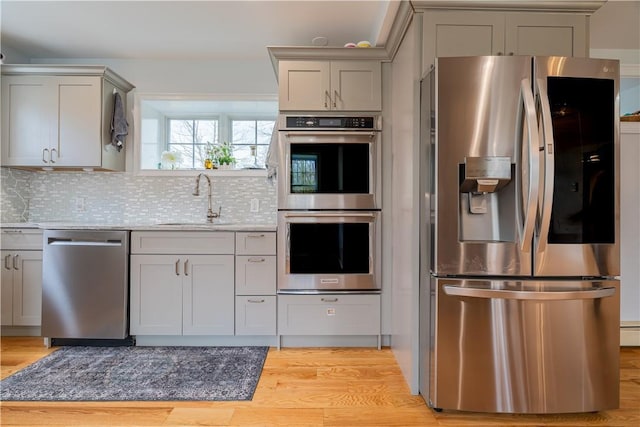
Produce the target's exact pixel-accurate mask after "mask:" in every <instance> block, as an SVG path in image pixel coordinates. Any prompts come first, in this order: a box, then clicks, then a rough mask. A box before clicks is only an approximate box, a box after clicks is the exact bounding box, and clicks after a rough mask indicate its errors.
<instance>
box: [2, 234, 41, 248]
mask: <svg viewBox="0 0 640 427" xmlns="http://www.w3.org/2000/svg"><path fill="white" fill-rule="evenodd" d="M2 249H16V250H38V251H41V250H42V230H39V229H29V228H3V229H2Z"/></svg>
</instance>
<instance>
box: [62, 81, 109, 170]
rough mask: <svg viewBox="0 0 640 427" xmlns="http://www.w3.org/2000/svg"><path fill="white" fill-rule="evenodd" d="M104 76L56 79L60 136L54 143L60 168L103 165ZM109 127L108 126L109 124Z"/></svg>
mask: <svg viewBox="0 0 640 427" xmlns="http://www.w3.org/2000/svg"><path fill="white" fill-rule="evenodd" d="M101 88H102V84H101V78H100V77H56V78H55V91H56V93H57V94H58V135H57V138H54V140H53V142H52V148H54V149H55V150H56V153H54V155H53V157H52V162H55V165H56V166H100V164H101V157H102V117H101V111H102V109H101V107H102V96H101V93H102V91H101ZM105 125H106V124H105Z"/></svg>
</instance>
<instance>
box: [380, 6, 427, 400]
mask: <svg viewBox="0 0 640 427" xmlns="http://www.w3.org/2000/svg"><path fill="white" fill-rule="evenodd" d="M421 33H422V28H421V20H419V19H415V17H414V20H413V22H412V23H411V25H410V27H409V29H408V31H407V33H406V35H405V37H404V40H403V42H402V44H401V46H400V49H399V50H398V52H397V54H396V56H395V58H394V61H393V64H392V68H391V81H390V82H387V83H388V84H390V85H391V111H390V115H388V117H389V116H390V122H391V123H389V121H387V127H389V125H390V129H391V138H390V140H389V141H385V142H387V143H390V144H392V148H391V168H392V169H391V181H392V183H391V188H392V191H393V193H392V195H391V215H392V219H391V223H392V224H391V226H392V233H393V235H392V241H391V245H392V250H391V259H390V260H386V263H387V264H392V271H391V285H392V333H393V335H392V340H391V347H392V350H393V352H394V354H395V357H396V360H397V361H398V364H399V365H400V369H402V372H403V374H404V376H405V379H406V380H407V382H408V383H409V387H410V389H411V392H412V393H414V394H417V393H418V368H419V367H418V303H419V299H418V283H419V280H418V279H419V233H418V229H419V218H418V214H419V209H418V208H419V191H418V177H419V144H418V141H419V134H418V132H419V119H420V99H419V95H420V86H419V79H420V67H421V54H420V52H421V49H422V47H421V46H422V45H421V40H422V36H421Z"/></svg>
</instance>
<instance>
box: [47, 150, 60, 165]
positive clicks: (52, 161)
mask: <svg viewBox="0 0 640 427" xmlns="http://www.w3.org/2000/svg"><path fill="white" fill-rule="evenodd" d="M54 152H55V153H56V158H57V157H59V156H58V150H56V149H55V148H52V149H51V154H50V155H49V160H50V161H51V163H55V162H56V161H55V160H53V153H54Z"/></svg>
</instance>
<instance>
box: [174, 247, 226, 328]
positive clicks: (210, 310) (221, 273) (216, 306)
mask: <svg viewBox="0 0 640 427" xmlns="http://www.w3.org/2000/svg"><path fill="white" fill-rule="evenodd" d="M185 262H186V264H184V263H183V265H182V268H183V273H184V276H183V277H184V294H183V303H182V307H183V308H182V310H183V320H182V324H183V327H182V334H183V335H233V324H234V309H233V307H234V298H235V296H234V292H233V275H234V267H233V265H234V257H233V255H189V257H188V258H187V259H186V261H185Z"/></svg>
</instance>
